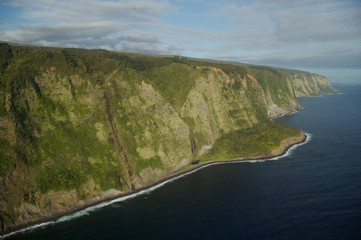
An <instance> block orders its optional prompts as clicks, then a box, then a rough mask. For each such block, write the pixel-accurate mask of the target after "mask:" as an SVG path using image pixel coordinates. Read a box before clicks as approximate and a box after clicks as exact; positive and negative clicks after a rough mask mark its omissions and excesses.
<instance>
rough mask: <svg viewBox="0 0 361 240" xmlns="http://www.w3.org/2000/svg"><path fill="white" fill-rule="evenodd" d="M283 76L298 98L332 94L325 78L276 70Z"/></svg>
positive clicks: (332, 91)
mask: <svg viewBox="0 0 361 240" xmlns="http://www.w3.org/2000/svg"><path fill="white" fill-rule="evenodd" d="M277 70H278V71H279V72H281V73H283V74H285V75H286V76H287V78H288V79H289V80H290V82H291V84H292V85H293V88H294V91H295V95H296V96H297V97H299V96H319V95H322V94H332V93H335V91H334V90H333V89H332V86H331V84H330V82H329V81H328V79H327V78H325V77H324V76H320V75H318V74H312V73H308V72H304V71H297V70H288V69H277Z"/></svg>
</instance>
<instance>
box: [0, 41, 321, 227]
mask: <svg viewBox="0 0 361 240" xmlns="http://www.w3.org/2000/svg"><path fill="white" fill-rule="evenodd" d="M0 48H1V52H0V53H1V56H0V57H1V59H0V60H1V62H0V64H1V65H0V74H1V75H0V93H1V99H0V101H1V106H0V141H1V142H0V144H1V145H0V158H1V164H0V176H1V179H0V180H1V181H0V184H1V185H0V195H1V198H0V222H1V223H0V224H1V226H2V228H1V229H2V230H6V229H7V228H8V227H9V226H16V225H19V224H22V223H26V222H29V221H32V220H36V219H41V218H42V217H47V216H51V215H53V214H56V213H62V212H64V211H68V210H72V209H74V208H79V207H81V206H84V204H89V203H93V202H95V201H98V200H101V199H104V198H106V197H111V196H114V195H116V194H119V193H120V192H128V191H131V190H134V189H137V188H139V187H142V186H145V185H147V184H149V183H152V182H154V181H155V180H158V179H160V178H163V177H165V176H167V175H169V174H170V173H173V172H175V171H176V170H178V169H180V168H182V167H184V166H187V165H189V164H191V163H192V162H193V163H194V162H197V161H198V160H199V159H200V158H201V157H202V155H204V154H205V153H206V152H208V151H209V150H210V149H212V147H213V146H214V144H215V143H216V141H217V140H218V139H224V138H225V136H229V135H232V134H233V135H234V133H237V132H239V131H249V129H252V128H253V127H254V126H261V125H262V124H263V125H262V126H273V125H272V123H270V122H269V120H268V119H269V118H270V117H274V116H277V115H279V114H283V113H287V112H290V111H293V110H295V109H296V108H298V107H299V105H298V103H297V101H296V99H295V96H294V90H293V89H294V87H293V85H292V83H291V82H290V81H289V78H290V77H288V78H287V77H286V75H285V74H282V73H281V72H279V71H277V70H275V69H271V68H260V67H247V68H246V67H240V66H236V65H232V64H222V63H207V62H202V61H196V60H192V61H191V60H187V59H185V58H178V57H173V58H170V57H159V56H146V55H137V54H134V55H131V54H121V53H112V52H107V51H102V50H92V51H90V50H78V49H56V48H38V47H14V46H9V45H7V44H2V45H1V46H0ZM316 77H317V76H316ZM299 81H301V80H299ZM309 87H312V86H311V85H309ZM264 123H267V124H266V125H265V124H264ZM269 124H271V125H269ZM277 128H278V130H277V131H278V132H281V131H279V129H281V130H282V129H283V130H282V131H283V132H289V131H288V130H287V129H286V128H285V127H282V126H278V127H277ZM257 129H262V131H263V133H262V134H264V133H265V131H268V132H270V134H268V135H269V136H274V133H275V132H272V131H273V130H272V127H271V129H270V130H267V129H265V128H259V127H257ZM278 132H277V133H278ZM272 134H273V135H272ZM282 134H283V133H282ZM292 134H299V132H297V131H296V132H292ZM260 136H261V135H260ZM284 137H286V135H284V134H283V135H279V139H278V140H277V141H281V140H282V138H284ZM273 147H274V146H268V147H267V148H266V149H268V150H272V149H273ZM268 150H267V151H268ZM240 157H241V156H240Z"/></svg>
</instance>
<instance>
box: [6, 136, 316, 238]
mask: <svg viewBox="0 0 361 240" xmlns="http://www.w3.org/2000/svg"><path fill="white" fill-rule="evenodd" d="M308 139H309V136H308V135H307V134H305V133H303V132H301V134H300V135H299V136H298V137H290V138H286V139H284V140H282V141H281V144H280V146H279V148H277V149H274V150H272V151H271V152H270V153H267V154H262V155H259V156H255V157H252V156H245V157H240V158H235V159H231V160H211V161H207V162H202V163H198V164H194V165H189V166H188V167H187V168H185V169H182V170H180V171H177V172H174V173H172V174H170V175H168V176H166V177H164V178H161V179H158V180H157V181H155V182H153V183H151V184H148V185H146V186H143V187H141V188H138V189H136V190H134V191H130V192H122V193H119V191H118V193H117V194H115V195H112V196H108V197H105V198H102V199H100V200H98V201H94V202H90V203H88V204H86V205H84V206H82V207H80V208H74V209H72V210H70V211H67V212H63V213H61V214H60V213H59V214H54V215H53V216H51V217H46V218H43V219H39V220H36V221H32V222H28V223H26V224H23V225H18V226H15V227H9V229H8V230H7V231H5V232H4V233H5V234H3V235H2V236H0V239H3V238H7V237H11V236H13V235H15V234H18V233H20V232H25V231H29V230H33V229H37V228H40V227H44V226H47V225H52V224H56V223H59V222H63V221H67V219H72V218H76V217H80V216H83V215H85V214H87V213H88V212H91V211H94V210H96V209H100V208H102V207H105V206H108V205H111V204H113V203H115V202H120V201H124V200H127V199H131V198H134V197H136V196H139V195H142V194H145V193H147V192H150V191H153V190H155V189H157V188H159V187H162V186H163V185H165V184H166V183H168V182H171V181H174V180H176V179H179V178H181V177H184V176H186V175H189V174H192V173H194V172H196V171H198V170H200V169H203V168H205V167H208V166H211V165H216V164H228V163H239V162H246V161H257V160H269V159H273V158H277V157H282V156H284V155H285V154H287V152H288V150H289V149H290V148H291V147H293V146H297V145H299V144H302V143H305V142H306V141H307V140H308ZM114 193H115V192H114Z"/></svg>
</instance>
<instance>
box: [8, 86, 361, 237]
mask: <svg viewBox="0 0 361 240" xmlns="http://www.w3.org/2000/svg"><path fill="white" fill-rule="evenodd" d="M337 90H339V91H340V92H342V93H343V94H336V95H326V96H322V97H313V98H299V102H300V104H301V105H302V106H303V107H304V108H303V109H300V110H299V111H298V112H297V113H296V114H293V115H288V116H284V117H281V118H278V119H276V120H275V121H279V122H282V123H284V124H287V125H290V126H295V127H298V128H300V129H302V130H303V131H304V132H306V133H309V134H310V135H311V140H310V141H309V142H308V143H307V144H304V145H302V146H299V147H297V148H295V149H293V151H292V152H291V153H290V154H289V155H288V156H285V157H283V158H280V159H277V160H268V161H263V162H253V163H252V162H245V163H237V164H223V165H214V166H210V167H207V168H204V169H201V170H199V171H197V172H195V173H193V174H189V175H187V176H184V177H182V178H179V179H177V180H174V181H172V182H169V183H167V184H165V185H164V186H162V187H160V188H158V189H156V190H154V191H151V192H148V193H146V194H143V195H140V196H136V197H134V198H133V199H128V200H125V201H121V202H117V203H114V204H112V205H109V206H105V207H103V208H100V209H98V210H95V211H92V212H90V213H88V214H86V215H84V216H81V217H78V218H74V219H72V220H69V221H64V222H61V223H56V224H49V225H47V226H45V227H40V228H37V229H34V230H31V231H25V232H22V233H18V234H16V235H13V236H11V237H10V238H14V239H36V240H39V239H62V240H63V239H87V240H90V239H222V240H225V239H253V240H254V239H318V240H319V239H327V240H330V239H357V240H359V239H361V87H337Z"/></svg>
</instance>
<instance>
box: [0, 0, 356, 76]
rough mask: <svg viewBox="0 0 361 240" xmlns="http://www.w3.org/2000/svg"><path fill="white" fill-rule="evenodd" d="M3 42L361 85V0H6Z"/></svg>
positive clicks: (0, 15)
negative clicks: (270, 70) (292, 72)
mask: <svg viewBox="0 0 361 240" xmlns="http://www.w3.org/2000/svg"><path fill="white" fill-rule="evenodd" d="M0 41H9V42H17V43H25V44H33V45H40V46H56V47H76V48H89V49H98V48H101V49H107V50H112V51H121V52H137V53H154V54H165V55H180V56H186V57H195V58H207V59H216V60H226V61H234V62H243V63H250V64H257V65H266V66H275V67H283V68H290V69H299V70H306V71H309V72H312V73H318V74H321V75H324V76H326V77H327V78H328V79H329V80H330V81H331V82H338V83H361V0H343V1H340V0H272V1H270V0H140V1H138V0H118V1H116V0H76V1H74V0H0Z"/></svg>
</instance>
